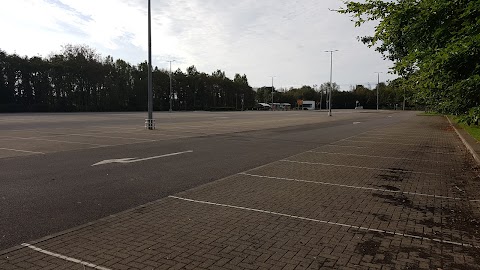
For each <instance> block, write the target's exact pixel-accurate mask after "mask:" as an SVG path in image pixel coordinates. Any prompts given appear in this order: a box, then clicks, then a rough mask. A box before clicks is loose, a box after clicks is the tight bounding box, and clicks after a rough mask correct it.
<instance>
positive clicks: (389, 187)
mask: <svg viewBox="0 0 480 270" xmlns="http://www.w3.org/2000/svg"><path fill="white" fill-rule="evenodd" d="M379 187H381V188H384V189H386V190H391V191H400V189H399V188H397V187H394V186H390V185H381V186H379Z"/></svg>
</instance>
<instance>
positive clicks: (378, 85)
mask: <svg viewBox="0 0 480 270" xmlns="http://www.w3.org/2000/svg"><path fill="white" fill-rule="evenodd" d="M375 73H377V75H378V80H377V111H378V89H379V88H380V74H382V73H383V72H375Z"/></svg>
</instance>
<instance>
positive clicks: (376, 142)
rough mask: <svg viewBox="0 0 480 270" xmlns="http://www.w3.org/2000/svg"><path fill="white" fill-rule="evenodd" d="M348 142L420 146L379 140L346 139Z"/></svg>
mask: <svg viewBox="0 0 480 270" xmlns="http://www.w3.org/2000/svg"><path fill="white" fill-rule="evenodd" d="M345 141H348V142H358V143H375V144H393V145H404V146H418V144H415V143H396V142H394V143H391V142H379V141H358V140H345Z"/></svg>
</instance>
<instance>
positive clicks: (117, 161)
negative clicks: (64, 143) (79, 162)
mask: <svg viewBox="0 0 480 270" xmlns="http://www.w3.org/2000/svg"><path fill="white" fill-rule="evenodd" d="M187 153H193V150H188V151H184V152H177V153H171V154H165V155H161V156H154V157H147V158H118V159H107V160H103V161H100V162H97V163H95V164H93V165H92V166H98V165H105V164H110V163H134V162H140V161H145V160H151V159H157V158H164V157H171V156H178V155H182V154H187Z"/></svg>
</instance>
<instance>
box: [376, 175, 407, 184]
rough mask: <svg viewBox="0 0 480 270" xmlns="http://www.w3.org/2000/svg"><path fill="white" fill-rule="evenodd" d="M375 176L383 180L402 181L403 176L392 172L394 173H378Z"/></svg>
mask: <svg viewBox="0 0 480 270" xmlns="http://www.w3.org/2000/svg"><path fill="white" fill-rule="evenodd" d="M377 177H378V178H380V179H381V180H383V181H392V182H402V181H403V178H402V176H401V175H397V174H394V173H388V174H379V175H378V176H377Z"/></svg>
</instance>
